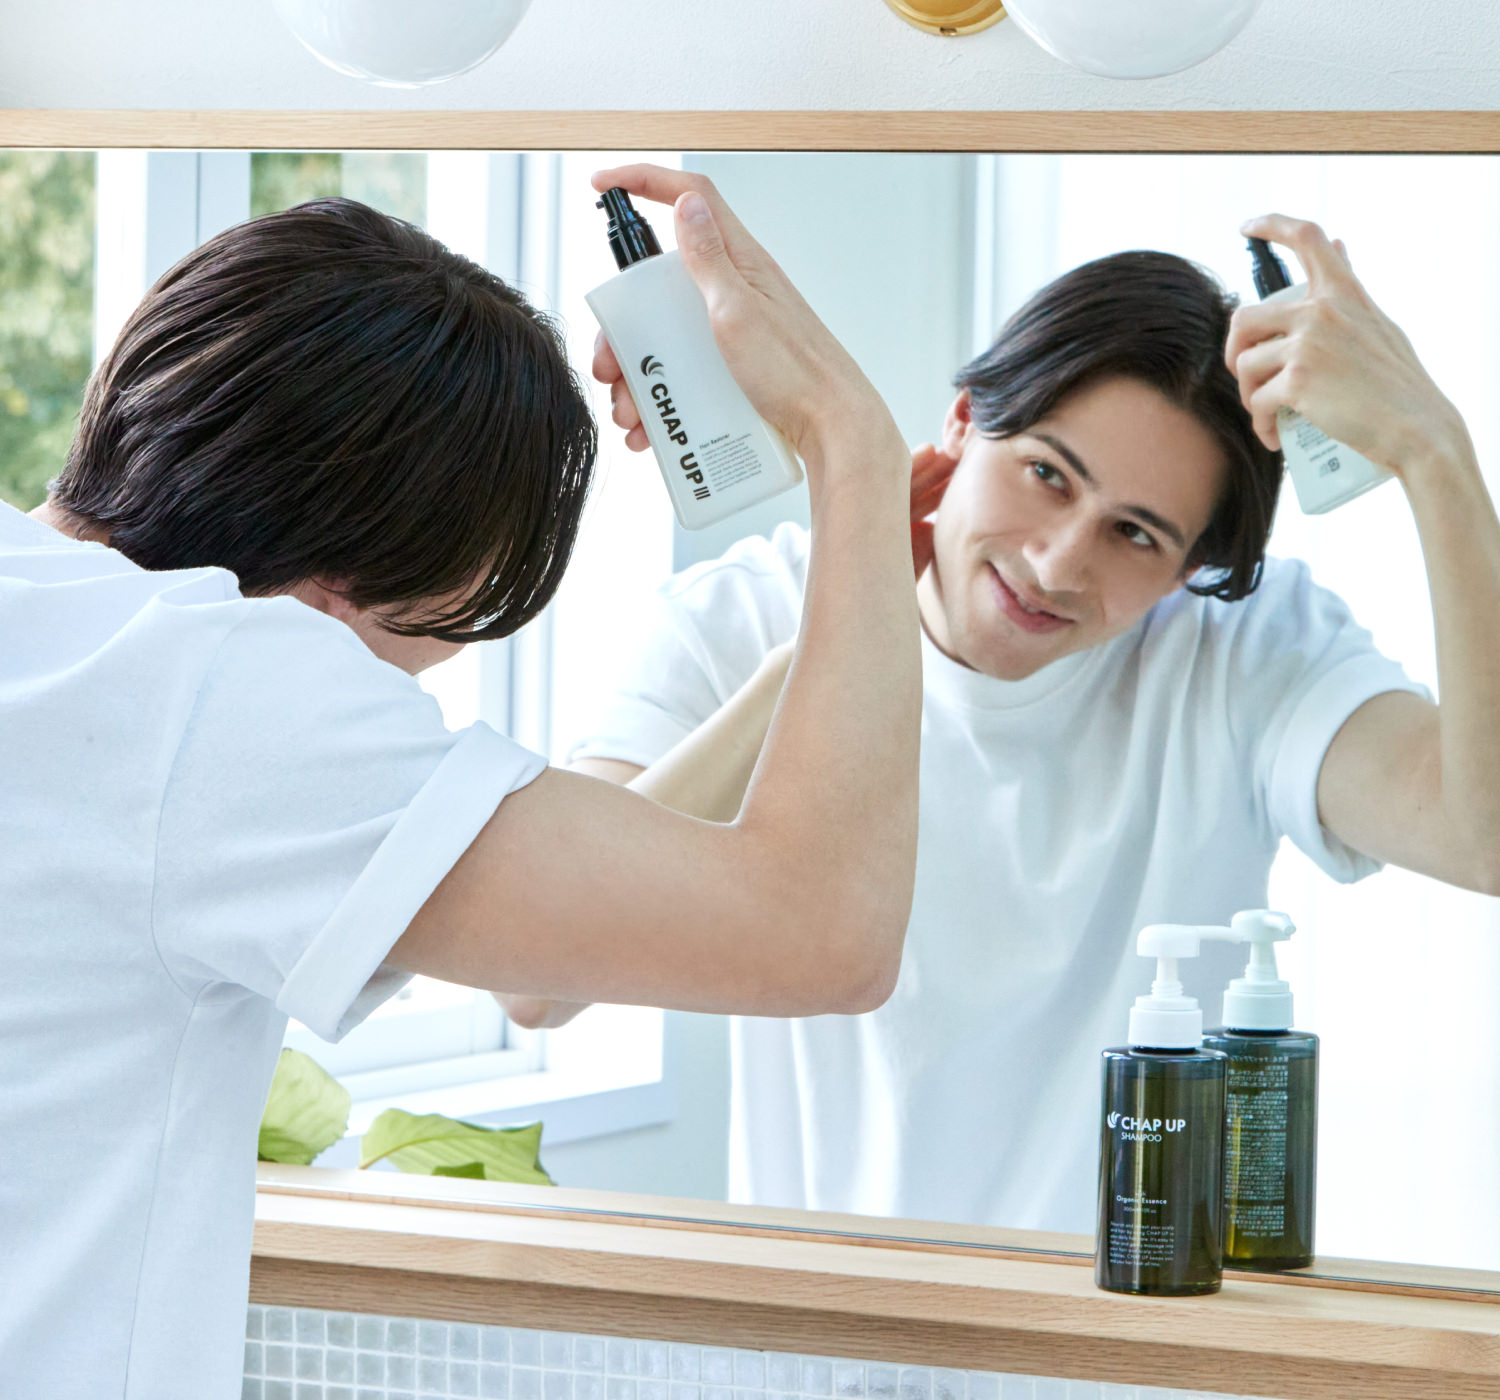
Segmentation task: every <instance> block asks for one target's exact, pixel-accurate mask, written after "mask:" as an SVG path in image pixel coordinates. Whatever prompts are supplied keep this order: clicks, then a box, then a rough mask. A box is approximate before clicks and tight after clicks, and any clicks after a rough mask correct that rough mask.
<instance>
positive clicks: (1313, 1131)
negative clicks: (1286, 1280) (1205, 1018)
mask: <svg viewBox="0 0 1500 1400" xmlns="http://www.w3.org/2000/svg"><path fill="white" fill-rule="evenodd" d="M1232 927H1233V929H1234V933H1235V938H1236V941H1239V942H1246V943H1249V945H1250V961H1249V966H1248V967H1247V968H1246V969H1245V975H1244V976H1243V977H1237V978H1235V980H1234V981H1233V982H1231V983H1230V984H1229V990H1228V991H1226V992H1225V993H1224V1027H1223V1029H1222V1030H1215V1031H1210V1032H1209V1033H1208V1034H1207V1035H1206V1036H1205V1037H1204V1039H1203V1043H1204V1045H1205V1047H1207V1048H1210V1049H1213V1050H1217V1051H1220V1052H1221V1053H1222V1054H1224V1055H1225V1056H1226V1057H1227V1061H1228V1063H1227V1065H1226V1068H1225V1090H1226V1099H1225V1110H1224V1265H1225V1267H1226V1268H1231V1269H1257V1270H1276V1269H1304V1268H1306V1267H1307V1266H1308V1265H1309V1264H1311V1263H1312V1261H1313V1214H1314V1199H1315V1188H1316V1169H1317V1144H1318V1037H1317V1036H1315V1035H1313V1034H1311V1033H1310V1032H1308V1031H1294V1030H1292V1029H1291V1024H1292V991H1291V988H1290V987H1289V986H1288V985H1287V984H1286V983H1285V982H1283V981H1282V980H1281V979H1280V978H1279V977H1278V976H1277V974H1276V944H1277V943H1278V942H1280V941H1281V940H1283V939H1286V938H1290V937H1291V936H1292V934H1293V932H1295V925H1293V923H1292V921H1291V920H1290V919H1289V918H1287V916H1286V915H1285V914H1276V913H1272V912H1271V911H1270V910H1266V909H1251V910H1246V911H1245V912H1243V913H1240V914H1236V915H1235V916H1234V921H1233V924H1232Z"/></svg>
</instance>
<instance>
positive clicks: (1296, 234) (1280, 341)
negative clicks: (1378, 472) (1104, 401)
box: [1224, 214, 1462, 475]
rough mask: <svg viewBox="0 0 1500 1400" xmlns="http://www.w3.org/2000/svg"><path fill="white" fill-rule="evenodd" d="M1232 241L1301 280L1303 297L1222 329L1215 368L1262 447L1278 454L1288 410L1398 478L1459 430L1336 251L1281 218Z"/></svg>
mask: <svg viewBox="0 0 1500 1400" xmlns="http://www.w3.org/2000/svg"><path fill="white" fill-rule="evenodd" d="M1240 232H1241V233H1243V234H1245V235H1246V236H1247V237H1255V238H1267V239H1270V240H1271V241H1272V242H1275V243H1281V244H1284V245H1285V246H1287V247H1288V248H1290V249H1292V251H1293V252H1294V253H1296V255H1297V260H1298V261H1299V262H1300V263H1301V264H1302V267H1303V270H1304V271H1305V272H1306V274H1307V294H1306V295H1305V296H1304V297H1302V298H1300V299H1293V300H1287V301H1269V302H1259V303H1256V304H1253V305H1247V306H1242V307H1240V308H1239V309H1238V310H1237V311H1236V312H1235V313H1234V318H1233V320H1232V321H1231V323H1230V329H1229V339H1228V342H1227V344H1226V346H1225V349H1224V360H1225V363H1226V364H1227V365H1228V366H1229V368H1230V369H1231V370H1232V371H1233V372H1234V374H1235V376H1236V378H1238V380H1239V383H1240V399H1241V401H1242V402H1243V403H1244V405H1245V407H1246V409H1247V410H1249V412H1250V415H1251V418H1252V420H1253V422H1254V427H1255V433H1256V436H1257V437H1259V438H1260V440H1261V441H1262V442H1263V443H1265V444H1266V446H1267V447H1271V448H1276V447H1279V446H1280V445H1281V442H1280V435H1279V434H1278V432H1277V428H1276V410H1277V409H1278V408H1282V407H1286V408H1291V409H1295V410H1296V411H1297V412H1298V413H1300V414H1302V415H1303V416H1304V417H1305V418H1307V419H1308V420H1309V421H1310V422H1312V423H1314V424H1316V425H1317V426H1318V427H1319V428H1321V429H1322V430H1323V431H1324V432H1325V433H1327V434H1328V435H1329V437H1332V438H1336V439H1338V441H1340V442H1343V443H1347V444H1348V445H1349V446H1350V447H1352V448H1354V449H1355V451H1357V452H1360V453H1363V454H1364V456H1366V457H1368V458H1369V459H1370V460H1371V461H1372V462H1376V463H1378V464H1379V465H1380V466H1383V467H1388V468H1390V469H1391V470H1392V471H1394V472H1396V473H1397V474H1398V475H1400V474H1401V472H1402V469H1403V466H1404V465H1405V464H1406V463H1407V462H1408V461H1409V460H1410V458H1411V456H1412V455H1413V454H1414V453H1415V452H1416V451H1417V450H1418V449H1419V447H1420V446H1421V445H1422V444H1425V443H1426V442H1428V441H1430V440H1431V439H1432V438H1433V437H1434V436H1436V435H1447V434H1450V433H1451V432H1452V429H1453V427H1454V425H1455V424H1458V426H1459V427H1460V428H1461V426H1462V425H1461V423H1460V422H1459V419H1458V413H1457V410H1455V409H1454V407H1453V405H1452V404H1451V403H1449V402H1448V400H1447V399H1446V398H1445V397H1444V396H1443V393H1442V391H1441V390H1440V389H1439V388H1438V387H1437V385H1436V384H1434V383H1433V381H1432V379H1431V377H1430V376H1429V375H1428V373H1427V371H1426V370H1425V369H1423V368H1422V365H1421V362H1420V361H1419V360H1418V359H1417V356H1416V352H1415V351H1414V350H1413V349H1412V347H1411V342H1410V341H1409V340H1407V338H1406V336H1405V335H1404V334H1403V333H1402V331H1401V328H1400V327H1399V326H1397V325H1396V323H1395V322H1394V321H1392V320H1391V319H1390V318H1389V317H1388V316H1386V314H1385V313H1384V312H1383V311H1381V309H1380V308H1379V307H1378V306H1376V305H1375V303H1374V302H1373V301H1372V300H1371V299H1370V295H1369V293H1368V292H1366V291H1365V289H1364V287H1363V286H1362V285H1361V284H1360V281H1359V279H1358V278H1357V277H1356V276H1355V275H1354V270H1353V268H1352V267H1351V266H1350V263H1349V258H1348V254H1347V253H1346V252H1345V250H1344V246H1343V244H1342V243H1337V242H1333V241H1330V240H1329V238H1328V236H1327V235H1326V234H1325V233H1324V232H1323V230H1322V229H1321V228H1319V227H1318V225H1317V224H1314V223H1308V222H1306V221H1303V220H1299V219H1289V218H1287V217H1286V216H1285V215H1281V214H1266V215H1263V216H1262V217H1260V218H1258V219H1252V220H1251V221H1250V222H1248V223H1246V224H1245V225H1244V226H1243V227H1242V228H1241V230H1240Z"/></svg>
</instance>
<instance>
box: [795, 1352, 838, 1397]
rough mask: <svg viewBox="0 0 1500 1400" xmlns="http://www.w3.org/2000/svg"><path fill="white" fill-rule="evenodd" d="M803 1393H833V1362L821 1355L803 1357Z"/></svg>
mask: <svg viewBox="0 0 1500 1400" xmlns="http://www.w3.org/2000/svg"><path fill="white" fill-rule="evenodd" d="M802 1393H803V1394H804V1395H832V1394H833V1363H832V1362H829V1361H824V1360H823V1359H822V1358H821V1357H816V1356H805V1357H803V1358H802Z"/></svg>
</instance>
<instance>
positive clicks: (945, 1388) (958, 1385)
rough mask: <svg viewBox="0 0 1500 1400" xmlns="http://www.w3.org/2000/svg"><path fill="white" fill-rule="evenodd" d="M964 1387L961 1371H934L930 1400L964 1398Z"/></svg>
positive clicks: (956, 1399)
mask: <svg viewBox="0 0 1500 1400" xmlns="http://www.w3.org/2000/svg"><path fill="white" fill-rule="evenodd" d="M965 1389H966V1387H965V1384H964V1373H963V1372H962V1371H934V1372H933V1373H932V1400H965V1395H964V1391H965Z"/></svg>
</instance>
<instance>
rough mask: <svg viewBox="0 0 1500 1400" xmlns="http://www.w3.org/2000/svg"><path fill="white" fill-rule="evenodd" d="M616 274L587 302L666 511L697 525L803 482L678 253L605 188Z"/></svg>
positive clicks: (622, 196) (621, 196) (687, 525)
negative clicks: (620, 377)
mask: <svg viewBox="0 0 1500 1400" xmlns="http://www.w3.org/2000/svg"><path fill="white" fill-rule="evenodd" d="M599 207H601V208H603V209H605V210H607V211H608V213H609V216H610V223H609V241H610V247H611V248H612V249H613V251H614V255H615V261H616V263H618V264H619V266H620V269H621V271H620V273H619V275H618V276H616V277H611V278H610V279H609V281H608V282H605V283H603V284H602V285H601V286H598V287H595V288H594V290H593V291H591V292H589V293H588V294H587V297H586V300H587V301H588V304H589V307H590V308H591V309H592V311H593V313H594V315H595V316H596V317H597V318H598V321H599V324H600V326H601V327H603V329H604V335H605V338H606V339H607V340H608V341H609V343H610V346H611V348H612V349H613V350H614V352H615V358H616V359H617V360H618V361H619V362H620V368H621V370H623V371H624V374H625V386H626V388H628V389H629V390H630V396H631V398H633V399H634V400H635V403H636V407H637V408H638V409H639V410H640V414H641V425H642V427H644V428H645V430H646V437H647V438H648V439H649V440H650V443H651V449H652V451H653V452H655V454H656V460H657V464H658V465H659V466H660V467H661V473H662V478H663V479H664V480H665V481H666V483H667V494H668V495H669V496H670V497H671V498H672V508H673V509H674V510H675V511H676V512H677V519H678V520H679V522H681V524H682V527H683V528H684V529H686V530H701V529H702V528H703V527H704V526H706V525H712V524H714V523H715V522H717V521H720V520H723V519H724V518H725V517H726V516H730V515H733V514H735V512H736V511H741V510H744V509H745V508H746V507H747V506H753V505H755V504H756V503H757V502H759V501H763V500H766V499H767V498H768V497H770V496H775V495H778V494H780V493H781V492H782V491H786V490H788V489H790V488H791V487H793V486H795V485H797V483H798V482H800V481H801V480H802V464H801V463H800V462H799V461H798V460H797V454H796V453H795V452H794V451H793V450H792V447H791V444H790V443H788V442H787V440H786V439H785V438H784V437H783V436H782V435H781V434H780V433H779V432H777V431H776V429H775V428H773V427H771V425H770V424H769V423H767V422H766V421H765V419H763V418H762V417H761V416H760V415H759V414H758V413H757V412H756V411H755V409H754V407H753V406H752V405H751V403H750V400H749V399H748V398H746V397H745V393H744V390H742V389H741V388H740V387H739V385H738V384H736V383H735V382H734V376H733V375H732V374H730V372H729V366H728V365H726V364H725V363H724V358H723V356H722V355H720V354H719V347H718V346H717V345H716V344H715V343H714V337H713V331H712V330H711V329H710V327H709V323H708V307H707V306H706V305H705V304H704V301H703V294H702V292H700V291H699V290H698V287H697V284H696V283H695V282H694V281H693V279H692V276H691V275H690V274H689V272H688V270H687V268H686V267H684V266H683V263H682V259H681V258H680V257H679V256H678V255H677V254H676V253H675V252H673V253H663V252H662V251H661V247H660V245H659V244H658V243H657V241H656V236H655V234H653V233H652V231H651V227H650V225H649V224H647V223H646V221H645V220H644V219H643V218H641V216H640V215H639V214H638V213H636V211H635V210H634V209H633V208H632V207H631V204H630V197H629V196H628V195H627V194H626V193H625V191H624V190H618V189H616V190H608V191H606V192H605V195H604V198H603V199H601V200H600V201H599Z"/></svg>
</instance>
